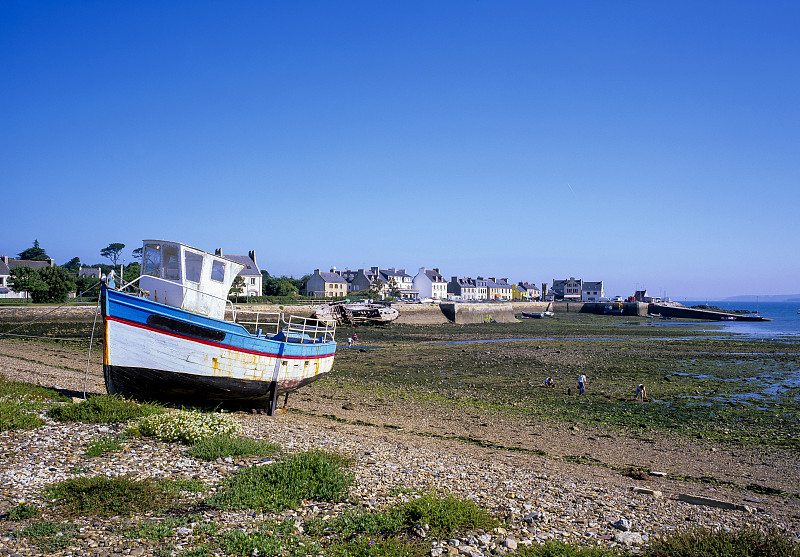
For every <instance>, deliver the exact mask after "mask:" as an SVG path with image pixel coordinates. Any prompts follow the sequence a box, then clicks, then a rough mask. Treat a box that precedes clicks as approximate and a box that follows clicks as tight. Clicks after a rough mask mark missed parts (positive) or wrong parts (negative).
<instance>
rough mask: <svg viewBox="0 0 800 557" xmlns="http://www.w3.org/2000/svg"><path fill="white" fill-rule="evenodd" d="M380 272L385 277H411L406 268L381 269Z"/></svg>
mask: <svg viewBox="0 0 800 557" xmlns="http://www.w3.org/2000/svg"><path fill="white" fill-rule="evenodd" d="M380 273H381V274H382V275H384V276H385V277H387V278H388V277H404V278H405V277H407V278H411V275H409V274H407V273H406V271H405V269H381V270H380Z"/></svg>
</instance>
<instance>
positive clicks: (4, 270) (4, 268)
mask: <svg viewBox="0 0 800 557" xmlns="http://www.w3.org/2000/svg"><path fill="white" fill-rule="evenodd" d="M8 274H11V270H10V269H9V268H8V265H6V262H5V261H3V260H2V259H0V275H8Z"/></svg>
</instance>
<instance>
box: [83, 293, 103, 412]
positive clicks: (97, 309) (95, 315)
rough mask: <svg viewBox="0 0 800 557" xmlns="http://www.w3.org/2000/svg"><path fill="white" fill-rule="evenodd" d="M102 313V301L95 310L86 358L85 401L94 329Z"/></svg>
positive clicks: (98, 302)
mask: <svg viewBox="0 0 800 557" xmlns="http://www.w3.org/2000/svg"><path fill="white" fill-rule="evenodd" d="M99 312H100V299H99V298H98V300H97V305H96V306H95V308H94V322H93V323H92V336H90V337H89V356H88V357H87V358H86V375H84V376H83V400H86V384H87V383H88V382H89V362H91V360H92V342H93V341H94V327H95V325H97V314H98V313H99Z"/></svg>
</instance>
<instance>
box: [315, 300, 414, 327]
mask: <svg viewBox="0 0 800 557" xmlns="http://www.w3.org/2000/svg"><path fill="white" fill-rule="evenodd" d="M314 316H315V317H316V318H317V319H319V320H320V321H321V322H324V323H336V322H337V321H341V322H343V323H352V324H359V323H375V324H386V323H391V322H392V321H394V320H395V319H397V318H398V317H400V312H399V311H397V310H396V309H395V308H393V307H392V306H390V305H389V304H387V303H381V302H372V301H369V300H364V301H359V302H350V301H343V302H333V303H332V304H323V305H321V306H320V307H319V308H317V310H316V311H315V312H314Z"/></svg>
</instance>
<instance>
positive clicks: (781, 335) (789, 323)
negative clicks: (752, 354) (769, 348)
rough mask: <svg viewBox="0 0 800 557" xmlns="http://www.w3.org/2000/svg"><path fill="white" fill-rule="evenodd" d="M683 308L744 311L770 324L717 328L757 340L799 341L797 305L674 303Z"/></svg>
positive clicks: (732, 324)
mask: <svg viewBox="0 0 800 557" xmlns="http://www.w3.org/2000/svg"><path fill="white" fill-rule="evenodd" d="M674 301H676V302H680V303H681V304H683V305H685V306H686V307H691V306H696V305H700V304H706V305H709V306H717V307H720V308H722V309H725V310H734V309H746V310H749V311H751V312H754V313H756V312H757V313H758V315H760V316H761V317H766V318H768V319H772V321H728V322H724V321H723V322H721V323H722V326H721V329H720V330H722V331H724V332H728V333H737V334H741V335H744V336H746V337H748V338H754V339H758V340H767V339H770V340H785V341H800V313H798V312H799V311H800V302H760V303H759V302H732V301H718V300H688V301H686V300H680V299H678V300H674Z"/></svg>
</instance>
